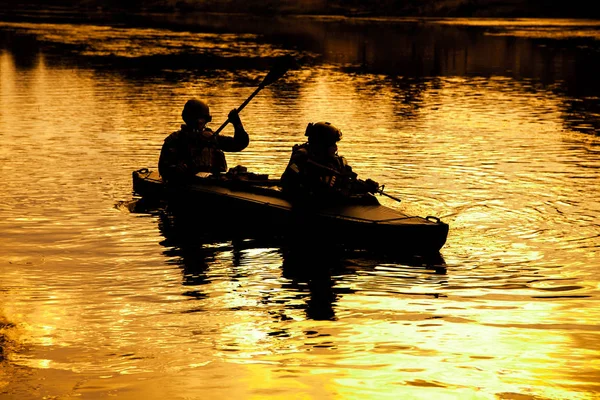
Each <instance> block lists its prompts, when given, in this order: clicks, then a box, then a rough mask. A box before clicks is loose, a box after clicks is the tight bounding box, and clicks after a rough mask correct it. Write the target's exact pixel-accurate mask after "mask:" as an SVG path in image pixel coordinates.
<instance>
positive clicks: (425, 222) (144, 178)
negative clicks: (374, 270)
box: [133, 169, 448, 254]
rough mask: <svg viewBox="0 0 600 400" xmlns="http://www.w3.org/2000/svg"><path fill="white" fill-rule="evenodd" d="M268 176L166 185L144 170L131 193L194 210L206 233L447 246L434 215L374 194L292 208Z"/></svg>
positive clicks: (423, 248)
mask: <svg viewBox="0 0 600 400" xmlns="http://www.w3.org/2000/svg"><path fill="white" fill-rule="evenodd" d="M266 178H267V177H266V176H264V175H255V174H251V173H250V174H244V175H234V176H228V175H220V176H216V177H215V176H207V177H196V179H195V180H194V181H193V182H191V183H187V184H185V185H167V184H165V183H164V182H163V181H162V179H161V177H160V175H159V174H158V172H153V171H148V170H147V169H141V170H138V171H134V172H133V191H134V193H135V194H137V195H139V196H141V197H142V198H144V199H156V200H167V201H169V203H171V202H172V203H174V204H176V205H184V206H185V207H186V209H189V207H191V209H192V211H198V214H199V218H198V220H199V221H201V222H202V225H204V228H206V229H209V228H211V226H212V225H213V224H214V223H220V222H223V224H225V225H227V226H228V227H230V229H236V230H237V229H240V230H243V229H249V230H256V231H261V232H263V233H266V234H270V235H273V236H276V235H280V234H282V235H286V234H295V235H299V236H310V237H313V238H314V237H317V238H323V239H324V240H327V241H331V242H332V243H338V244H343V245H344V246H348V247H352V248H364V249H371V248H373V249H383V250H393V251H402V252H411V253H415V254H416V253H429V252H437V251H439V250H440V249H441V248H442V246H443V245H444V243H445V242H446V238H447V236H448V224H446V223H444V222H442V221H440V220H439V219H438V218H436V217H426V218H423V217H417V216H409V215H406V214H403V213H401V212H399V211H397V210H394V209H392V208H389V207H386V206H383V205H381V204H379V202H378V201H377V199H376V198H375V197H374V196H372V195H370V194H368V195H366V197H365V196H363V197H361V198H358V199H355V200H350V201H347V202H344V204H322V203H321V204H312V203H311V204H307V203H302V204H297V203H295V204H292V202H290V201H289V200H288V199H286V197H285V196H284V195H283V194H282V193H281V191H280V187H279V180H277V179H266Z"/></svg>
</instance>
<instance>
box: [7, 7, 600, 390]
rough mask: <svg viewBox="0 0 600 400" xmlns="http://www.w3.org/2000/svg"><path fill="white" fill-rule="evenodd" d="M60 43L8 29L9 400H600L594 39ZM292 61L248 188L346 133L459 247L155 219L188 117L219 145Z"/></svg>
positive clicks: (244, 30) (406, 23)
mask: <svg viewBox="0 0 600 400" xmlns="http://www.w3.org/2000/svg"><path fill="white" fill-rule="evenodd" d="M63 22H64V23H56V22H53V23H51V22H48V21H43V22H39V21H37V22H36V21H35V20H28V21H25V22H19V21H10V22H8V21H5V22H0V143H1V145H0V166H1V171H2V180H1V182H2V186H3V187H2V190H1V191H0V397H2V398H11V399H13V398H14V399H29V398H32V399H33V398H42V397H44V396H46V397H47V398H67V397H71V396H81V397H83V398H105V397H107V396H117V397H120V398H145V399H166V398H168V399H189V398H194V399H195V398H292V397H293V398H319V399H342V398H343V399H353V398H356V399H358V398H360V399H364V398H377V399H381V398H424V399H425V398H427V399H434V398H435V399H455V398H473V399H495V398H502V399H558V398H569V399H591V398H596V397H597V396H598V393H600V384H599V383H598V382H600V363H599V361H598V360H599V359H600V328H599V322H600V317H599V315H600V305H599V303H598V302H599V300H600V278H598V271H599V268H600V257H599V249H600V223H599V218H600V203H599V202H598V199H599V198H600V181H599V176H598V173H599V168H600V157H599V156H600V147H599V144H600V80H599V79H598V76H597V73H598V71H600V41H599V40H600V22H597V21H585V20H579V21H574V20H536V19H528V20H510V21H508V20H459V19H454V20H444V19H442V20H428V19H420V20H407V19H385V18H378V19H341V18H333V17H329V18H310V17H302V18H300V17H286V18H283V17H273V18H265V19H261V18H253V17H248V16H236V17H234V16H225V15H204V16H190V17H187V18H184V17H183V16H178V17H177V18H176V17H159V16H154V17H153V18H147V19H143V18H139V17H136V18H134V17H133V16H132V17H131V19H130V20H128V21H121V22H120V23H119V24H113V25H108V24H104V23H100V21H90V22H87V23H84V24H79V23H75V22H77V21H68V22H69V23H66V22H67V21H63ZM126 22H127V23H126ZM283 55H292V56H294V57H296V58H298V59H301V60H302V61H303V62H302V65H301V66H300V68H298V69H295V70H292V71H289V72H288V73H287V74H286V75H285V76H284V77H283V78H281V79H280V80H279V81H277V82H276V83H274V84H273V85H271V86H269V87H267V88H265V89H264V90H263V91H262V92H261V93H260V94H259V95H258V96H257V97H256V98H255V99H254V100H253V101H252V102H251V103H250V104H249V105H248V106H247V107H246V108H245V109H244V110H243V112H242V113H241V118H242V121H243V122H244V125H245V127H246V129H247V131H248V132H249V134H250V139H251V142H250V145H249V146H248V148H247V149H246V150H244V151H243V152H241V153H228V154H227V160H228V164H229V166H230V167H233V166H236V165H244V166H247V167H248V168H249V169H250V170H252V171H255V172H260V173H267V174H269V175H270V176H271V177H278V176H279V175H280V174H281V173H282V172H283V170H284V168H285V166H286V164H287V161H288V159H289V155H290V151H291V148H292V146H293V145H294V144H295V143H301V142H303V140H304V136H303V134H304V129H305V127H306V125H307V123H308V122H311V121H319V120H327V121H330V122H332V123H334V124H335V125H337V126H338V127H339V128H341V129H342V131H343V132H344V138H343V140H342V141H341V142H340V143H339V151H340V153H341V154H342V155H344V156H346V158H347V159H348V161H349V163H350V165H352V166H353V168H354V170H355V171H356V172H357V173H358V174H359V177H362V178H371V179H374V180H376V181H378V182H380V183H382V184H385V188H386V189H385V190H386V191H387V192H388V193H389V194H392V195H394V196H397V197H399V198H401V199H402V203H397V202H395V201H393V200H391V199H389V198H386V197H379V200H380V202H381V203H382V204H384V205H387V206H390V207H392V208H397V209H399V210H402V211H405V212H407V213H408V214H411V215H422V216H425V215H435V216H438V217H440V218H442V220H443V221H445V222H447V223H449V224H450V234H449V236H448V241H447V243H446V245H445V246H444V247H443V248H442V250H441V254H440V256H439V257H434V258H432V259H423V258H417V257H410V256H409V255H406V256H395V257H389V256H386V255H385V254H373V253H366V252H357V251H349V250H348V249H346V251H343V249H342V250H340V249H333V248H330V247H329V246H328V244H327V243H321V244H318V245H317V244H315V245H311V246H302V247H298V246H288V245H282V244H281V243H279V242H277V241H270V240H264V239H261V240H257V239H253V238H251V237H249V238H247V239H246V240H237V239H236V240H233V239H232V238H231V237H229V236H228V234H227V232H225V233H224V234H223V233H222V232H221V233H220V234H219V235H215V234H214V232H213V230H211V228H210V227H209V226H206V224H203V220H202V218H199V219H198V218H187V217H186V216H185V215H183V216H182V215H175V214H173V213H170V212H169V210H166V209H164V208H162V207H147V206H146V205H144V204H141V203H140V202H138V201H135V197H134V196H133V194H132V182H131V173H132V171H134V170H137V169H139V168H143V167H148V168H156V165H157V162H158V155H159V152H160V148H161V145H162V143H163V140H164V138H165V137H166V136H167V135H168V134H169V133H171V132H173V131H175V130H177V129H178V128H179V124H180V123H181V117H180V114H181V109H182V107H183V104H184V103H185V101H186V100H187V99H188V98H191V97H199V98H203V99H205V100H207V101H208V103H209V104H210V105H211V110H212V114H213V122H212V127H213V129H216V128H217V127H218V126H219V125H220V123H221V122H222V121H224V119H225V118H226V116H227V113H228V112H229V110H231V109H232V108H234V107H237V106H239V105H240V104H241V103H242V102H243V100H244V99H245V98H246V97H247V96H249V95H250V94H251V93H252V91H253V90H254V89H255V88H256V86H257V85H258V84H259V83H260V81H261V79H262V78H263V77H264V76H265V75H266V74H267V72H268V71H269V68H270V65H271V64H272V62H273V60H275V59H276V58H277V57H280V56H283ZM223 134H226V135H231V134H232V129H231V127H228V128H226V129H225V131H224V132H223ZM198 206H199V207H201V205H198ZM207 212H214V211H213V210H207ZM308 234H309V235H310V233H308ZM52 396H54V397H52Z"/></svg>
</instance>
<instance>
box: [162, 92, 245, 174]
mask: <svg viewBox="0 0 600 400" xmlns="http://www.w3.org/2000/svg"><path fill="white" fill-rule="evenodd" d="M181 116H182V118H183V121H184V122H185V124H183V125H181V129H180V130H179V131H177V132H173V133H172V134H170V135H169V136H168V137H167V138H166V139H165V142H164V144H163V147H162V150H161V152H160V158H159V161H158V170H159V172H160V175H161V176H162V177H163V179H165V180H166V181H181V180H186V179H190V178H193V177H194V176H195V175H196V174H197V173H198V172H213V173H219V172H226V171H227V162H226V160H225V154H224V153H223V152H224V151H228V152H236V151H242V150H244V149H245V148H246V147H247V146H248V143H249V141H250V139H249V137H248V133H247V132H246V131H245V130H244V126H243V124H242V121H241V120H240V117H239V115H238V111H237V110H236V109H233V110H231V111H230V112H229V116H228V121H229V122H231V123H232V124H233V127H234V136H233V137H230V136H221V135H215V134H214V132H213V131H212V130H211V129H210V128H208V127H207V126H206V124H207V123H208V122H210V121H211V120H212V116H211V115H210V109H209V107H208V105H207V104H206V103H205V102H203V101H200V100H196V99H192V100H188V102H187V103H186V104H185V106H184V108H183V112H182V114H181Z"/></svg>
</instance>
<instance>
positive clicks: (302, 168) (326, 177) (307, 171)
mask: <svg viewBox="0 0 600 400" xmlns="http://www.w3.org/2000/svg"><path fill="white" fill-rule="evenodd" d="M312 158H313V157H312V153H311V151H310V146H309V144H308V143H304V144H300V145H295V146H294V147H293V148H292V156H291V157H290V162H289V163H288V165H287V168H286V169H285V171H284V173H283V175H282V177H281V180H282V185H283V187H284V189H285V190H286V191H290V192H291V191H293V192H298V191H306V192H310V193H316V192H324V191H325V192H335V191H342V190H343V186H344V182H345V179H344V175H345V173H346V171H347V170H350V171H351V168H350V167H349V166H348V163H347V162H346V159H345V158H344V157H342V156H337V155H336V156H334V157H330V158H329V159H328V160H327V161H326V162H325V163H322V162H318V164H320V165H323V166H324V167H326V168H321V167H319V166H316V165H312V164H311V160H312ZM315 162H316V161H315Z"/></svg>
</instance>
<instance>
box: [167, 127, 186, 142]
mask: <svg viewBox="0 0 600 400" xmlns="http://www.w3.org/2000/svg"><path fill="white" fill-rule="evenodd" d="M181 127H182V129H180V130H178V131H175V132H172V133H171V134H170V135H168V136H167V137H166V138H165V142H173V141H176V140H179V138H180V137H181V131H182V130H183V125H182V126H181Z"/></svg>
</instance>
